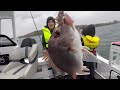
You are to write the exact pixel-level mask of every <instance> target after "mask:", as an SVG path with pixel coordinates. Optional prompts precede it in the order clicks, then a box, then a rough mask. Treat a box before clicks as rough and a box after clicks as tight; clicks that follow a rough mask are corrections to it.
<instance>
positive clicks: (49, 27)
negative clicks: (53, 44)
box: [42, 16, 64, 79]
mask: <svg viewBox="0 0 120 90" xmlns="http://www.w3.org/2000/svg"><path fill="white" fill-rule="evenodd" d="M55 27H56V22H55V19H54V18H53V17H52V16H49V17H48V18H47V22H46V26H44V27H43V28H42V32H43V35H42V46H43V54H45V53H46V51H47V49H48V47H49V46H48V41H49V40H50V37H51V35H52V33H53V30H54V29H55ZM52 70H53V73H54V75H55V78H58V79H62V78H64V73H63V72H59V71H56V70H55V69H54V68H52Z"/></svg>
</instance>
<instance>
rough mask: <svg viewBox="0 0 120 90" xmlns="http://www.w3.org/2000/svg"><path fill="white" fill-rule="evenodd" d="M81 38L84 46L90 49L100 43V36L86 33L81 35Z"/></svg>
mask: <svg viewBox="0 0 120 90" xmlns="http://www.w3.org/2000/svg"><path fill="white" fill-rule="evenodd" d="M82 39H83V42H84V46H87V47H89V48H90V51H93V50H94V49H95V48H97V47H98V46H99V44H100V38H99V37H97V36H94V37H92V36H90V35H86V36H82Z"/></svg>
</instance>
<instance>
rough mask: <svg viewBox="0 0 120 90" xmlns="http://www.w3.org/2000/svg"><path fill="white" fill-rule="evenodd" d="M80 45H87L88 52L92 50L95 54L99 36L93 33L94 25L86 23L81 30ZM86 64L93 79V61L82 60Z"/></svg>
mask: <svg viewBox="0 0 120 90" xmlns="http://www.w3.org/2000/svg"><path fill="white" fill-rule="evenodd" d="M81 41H82V45H83V46H87V47H89V48H90V52H92V53H93V54H94V55H96V50H95V49H96V48H97V47H98V46H99V44H100V38H99V37H98V36H96V35H95V26H94V25H92V24H91V25H88V26H87V27H86V28H84V29H83V31H82V37H81ZM84 64H85V65H86V66H88V68H89V69H90V75H89V76H90V78H91V79H94V63H93V62H84Z"/></svg>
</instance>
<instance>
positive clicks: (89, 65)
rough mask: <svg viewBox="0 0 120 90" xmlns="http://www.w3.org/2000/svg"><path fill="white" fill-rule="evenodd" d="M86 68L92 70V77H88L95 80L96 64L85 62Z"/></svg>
mask: <svg viewBox="0 0 120 90" xmlns="http://www.w3.org/2000/svg"><path fill="white" fill-rule="evenodd" d="M84 66H87V68H89V69H90V75H88V78H90V79H94V62H84Z"/></svg>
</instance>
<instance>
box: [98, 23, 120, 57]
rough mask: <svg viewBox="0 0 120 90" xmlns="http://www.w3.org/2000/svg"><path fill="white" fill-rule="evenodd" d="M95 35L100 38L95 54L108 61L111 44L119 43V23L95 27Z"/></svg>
mask: <svg viewBox="0 0 120 90" xmlns="http://www.w3.org/2000/svg"><path fill="white" fill-rule="evenodd" d="M96 35H98V36H99V37H100V38H101V43H100V46H99V47H98V48H97V49H96V50H97V52H98V53H99V54H100V55H101V56H103V57H104V58H106V59H109V51H110V46H111V43H112V42H117V41H120V23H117V24H113V25H108V26H102V27H96Z"/></svg>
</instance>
